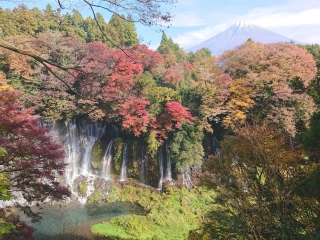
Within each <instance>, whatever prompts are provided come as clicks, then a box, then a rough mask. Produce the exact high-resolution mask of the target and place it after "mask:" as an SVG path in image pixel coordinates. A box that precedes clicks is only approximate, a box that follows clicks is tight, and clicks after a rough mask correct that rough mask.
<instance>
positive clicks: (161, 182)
mask: <svg viewBox="0 0 320 240" xmlns="http://www.w3.org/2000/svg"><path fill="white" fill-rule="evenodd" d="M163 163H164V162H163V151H162V147H160V148H159V150H158V165H159V173H160V179H159V184H158V190H162V185H163V175H164V174H163V172H164V171H163V169H164V168H163Z"/></svg>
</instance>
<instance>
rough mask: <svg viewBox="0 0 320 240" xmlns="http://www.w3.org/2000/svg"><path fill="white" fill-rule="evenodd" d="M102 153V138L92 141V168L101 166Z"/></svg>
mask: <svg viewBox="0 0 320 240" xmlns="http://www.w3.org/2000/svg"><path fill="white" fill-rule="evenodd" d="M103 154H104V153H103V147H102V140H100V139H99V140H97V141H96V142H95V143H94V145H93V148H92V154H91V163H92V167H93V168H94V169H101V168H102V158H103Z"/></svg>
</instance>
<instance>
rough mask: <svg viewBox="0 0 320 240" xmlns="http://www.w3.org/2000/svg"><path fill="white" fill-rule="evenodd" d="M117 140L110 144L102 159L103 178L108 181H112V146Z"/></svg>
mask: <svg viewBox="0 0 320 240" xmlns="http://www.w3.org/2000/svg"><path fill="white" fill-rule="evenodd" d="M114 141H115V139H113V140H111V142H110V143H109V144H108V147H107V150H106V152H105V154H104V156H103V158H102V172H101V176H102V177H105V178H106V179H110V177H111V160H112V146H113V143H114Z"/></svg>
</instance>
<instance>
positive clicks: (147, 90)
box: [0, 5, 320, 239]
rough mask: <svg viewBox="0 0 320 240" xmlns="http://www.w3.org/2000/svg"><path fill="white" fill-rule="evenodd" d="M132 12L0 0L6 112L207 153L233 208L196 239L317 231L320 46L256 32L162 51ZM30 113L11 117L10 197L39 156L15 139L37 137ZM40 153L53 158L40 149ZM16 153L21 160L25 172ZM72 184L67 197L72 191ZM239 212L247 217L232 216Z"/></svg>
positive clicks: (191, 155)
mask: <svg viewBox="0 0 320 240" xmlns="http://www.w3.org/2000/svg"><path fill="white" fill-rule="evenodd" d="M125 18H126V16H119V15H116V14H115V15H113V16H112V17H111V19H110V21H109V23H106V22H105V20H104V19H103V18H102V15H100V14H97V15H96V19H97V22H96V21H94V20H93V19H92V18H86V19H83V18H82V16H81V14H80V13H79V12H78V11H76V10H73V11H72V13H66V14H62V13H61V11H60V10H59V9H57V10H53V9H52V8H51V7H50V6H49V5H48V6H47V8H46V9H45V10H42V11H41V10H39V9H36V8H34V9H30V10H29V9H27V8H26V7H25V6H24V5H20V6H19V7H17V8H15V9H13V10H8V9H6V10H3V9H0V19H1V21H0V29H1V36H0V37H1V42H0V46H1V48H0V70H1V71H0V83H1V89H2V90H0V110H1V112H3V114H4V115H6V114H8V113H9V112H10V111H11V110H13V111H14V112H15V113H18V112H19V111H20V112H21V113H23V114H27V113H28V115H26V117H25V118H26V119H25V120H26V122H28V121H29V120H28V119H29V118H30V119H33V117H32V116H31V115H30V114H32V110H30V108H32V109H34V112H35V113H36V114H38V115H40V116H41V117H42V118H44V119H45V120H46V121H51V122H55V121H58V120H69V119H72V118H76V117H88V118H90V119H92V120H93V121H98V120H102V121H106V122H109V123H112V124H115V125H118V126H119V127H121V129H122V130H123V131H125V132H127V134H128V135H130V136H132V137H134V138H139V139H140V140H143V141H145V142H146V144H147V146H148V147H147V151H148V154H149V155H150V157H153V158H154V157H155V155H156V152H157V150H158V148H159V147H160V146H161V144H163V143H164V142H165V141H166V140H168V139H169V149H170V154H171V159H172V161H173V163H174V165H175V166H176V169H177V170H182V169H190V167H191V166H195V165H202V164H203V161H205V162H207V166H208V167H207V168H205V170H204V171H203V174H204V175H206V177H205V178H204V184H205V185H206V186H207V187H212V186H213V187H215V188H216V189H217V194H218V197H217V200H219V199H221V202H220V203H221V204H227V207H226V208H224V209H228V210H227V211H225V212H224V211H220V212H219V214H220V215H221V216H223V217H221V218H219V219H217V218H218V217H219V216H220V215H217V214H218V213H217V212H214V213H213V215H209V216H208V218H205V219H206V222H205V223H206V224H205V225H204V228H203V232H201V231H200V230H199V231H197V232H193V234H194V236H192V238H193V239H194V238H196V237H198V238H201V237H208V234H209V235H211V236H212V237H213V239H214V238H215V237H225V238H228V237H234V238H238V237H239V236H241V237H245V238H249V239H250V238H255V239H260V238H261V239H264V238H265V239H293V237H292V234H293V233H294V234H295V236H299V237H301V238H300V239H302V238H303V237H305V238H308V237H310V236H312V237H313V236H317V234H319V229H318V227H317V226H319V225H317V223H319V207H318V205H319V199H318V198H317V197H313V196H319V194H318V193H319V187H318V186H319V174H318V172H319V160H320V158H319V157H320V155H319V147H320V146H319V143H320V141H319V137H320V136H319V134H318V133H319V129H320V128H319V115H318V113H317V112H318V110H319V96H320V93H319V76H318V75H319V74H317V73H319V46H318V45H312V46H306V47H301V46H298V45H295V44H293V43H273V44H261V43H257V42H253V41H250V40H248V41H247V42H246V43H244V44H243V45H241V46H238V47H236V48H235V49H234V50H229V51H226V52H225V53H224V54H222V56H220V57H219V58H215V57H213V56H211V53H210V51H209V50H207V49H201V50H199V51H197V52H196V53H189V54H185V53H184V52H183V50H182V49H181V48H180V47H179V46H178V45H177V44H175V43H174V42H173V41H172V39H171V38H168V37H167V36H166V35H165V34H163V37H162V41H161V44H160V46H159V48H158V50H157V51H153V50H150V49H149V48H148V47H147V46H145V45H141V44H139V41H138V39H137V34H136V32H135V28H134V25H133V24H132V23H131V22H127V21H125ZM101 30H103V32H104V34H101ZM308 51H309V52H310V53H311V54H310V53H308ZM316 63H317V65H316ZM317 67H318V68H317ZM4 89H6V90H4ZM13 89H14V90H13ZM17 90H18V91H19V93H18V91H17ZM14 91H16V92H14ZM18 94H19V96H20V99H19V101H20V102H19V101H18V99H17V97H16V96H17V95H18ZM12 96H15V97H12ZM21 103H23V105H24V107H22V105H21ZM21 109H22V110H21ZM9 110H10V111H9ZM5 119H6V118H4V120H5ZM19 121H21V119H15V118H12V125H10V126H7V125H5V124H4V123H2V122H0V134H1V136H0V147H1V148H0V150H1V152H0V165H1V168H0V181H1V182H0V183H1V184H2V185H5V187H2V185H1V188H0V189H1V190H3V191H1V193H0V197H1V198H2V199H6V198H8V199H9V198H10V195H9V194H8V191H9V192H10V191H11V190H12V189H13V188H12V187H13V185H12V184H14V183H17V184H20V183H23V181H22V180H21V179H20V178H18V177H17V176H20V175H19V174H21V176H23V177H21V178H23V179H24V178H25V175H24V174H29V172H28V169H29V167H30V166H29V165H28V164H29V163H30V161H29V160H30V159H32V157H33V155H32V154H30V155H28V154H19V151H17V149H16V148H15V146H16V145H17V144H18V143H19V142H21V141H22V140H27V139H28V137H30V136H24V135H20V133H21V131H22V130H21V129H20V128H21V126H23V125H21V124H20V123H21V122H19ZM30 122H31V123H33V120H30ZM31 123H30V124H31ZM6 124H7V122H6ZM19 124H20V125H21V126H20V128H19ZM26 124H27V123H26ZM28 127H30V126H29V125H28ZM12 129H13V130H14V131H12V132H9V130H12ZM217 129H220V133H223V134H224V136H223V134H220V135H219V137H220V138H221V139H224V141H223V143H222V144H221V146H222V148H221V152H220V154H218V155H217V156H209V155H210V153H212V146H211V145H212V144H211V141H212V134H216V136H217ZM221 129H222V130H221ZM24 130H25V129H24ZM39 131H40V130H39ZM16 139H18V140H16ZM221 139H220V140H221ZM9 143H10V144H9ZM37 146H39V141H36V142H35V143H34V146H33V147H37ZM30 149H32V148H30ZM36 149H37V150H38V148H36ZM5 151H6V152H7V154H6V152H5ZM57 151H58V150H57ZM33 154H34V153H33ZM36 154H38V155H37V156H39V155H40V159H41V160H43V158H41V157H43V156H42V155H41V151H40V153H39V152H37V153H36ZM11 156H12V157H11ZM9 157H11V158H10V159H9ZM205 157H206V158H205ZM57 158H58V159H61V156H60V155H59V156H57ZM49 160H51V158H50V159H49ZM49 160H48V161H49ZM17 162H20V163H21V164H22V167H21V168H18V169H14V168H13V165H14V164H13V163H17ZM210 163H211V164H210ZM212 163H214V164H212ZM39 164H40V166H38V165H37V164H36V165H33V166H31V167H34V168H35V170H36V171H40V169H42V168H45V169H46V170H47V171H48V173H47V174H48V176H46V177H48V178H50V179H52V176H51V175H50V174H51V173H52V171H53V169H52V168H50V167H51V166H54V167H55V169H56V168H57V169H58V171H60V168H59V167H61V168H63V164H62V165H59V166H55V165H54V164H53V165H52V164H49V165H50V166H44V165H43V163H42V162H41V161H40V163H39ZM15 166H19V165H15ZM61 171H62V170H61ZM14 172H17V173H19V174H17V173H14ZM44 173H46V172H42V174H44ZM39 174H40V173H39ZM30 176H31V175H27V178H28V177H30ZM37 177H38V178H37V179H41V174H40V175H37ZM34 180H35V179H34ZM52 181H53V180H52ZM31 182H32V181H31ZM52 184H56V183H52ZM18 186H20V185H18ZM35 186H37V185H35ZM20 187H21V188H22V191H26V192H28V193H30V192H29V190H30V189H27V188H24V186H20ZM49 190H50V191H49ZM49 190H48V192H49V193H50V194H51V193H52V191H51V190H52V189H49ZM60 190H61V189H60ZM62 190H65V189H62ZM62 190H61V191H60V194H58V196H56V197H57V198H62V195H63V193H65V194H68V192H67V191H65V192H64V191H62ZM50 194H49V195H50ZM168 194H169V193H168ZM170 194H172V193H170ZM170 194H169V195H170ZM174 194H180V193H179V192H174ZM190 194H191V193H190ZM47 195H48V194H46V193H45V194H44V195H43V196H41V197H39V200H40V201H42V200H43V198H42V197H44V196H47ZM191 195H192V194H191ZM312 195H313V196H312ZM26 196H28V194H26ZM170 197H172V196H171V195H170ZM191 197H192V198H194V196H193V195H192V196H191ZM219 197H220V198H219ZM159 198H160V197H159ZM161 198H165V195H164V196H162V197H161ZM28 200H29V201H31V200H33V199H32V198H30V199H28ZM180 200H181V201H182V200H183V199H180ZM180 200H179V201H180ZM137 201H138V200H137ZM161 201H162V200H161ZM163 201H164V202H166V199H164V200H163ZM188 201H189V200H188ZM201 204H202V203H201ZM169 207H170V206H169ZM157 208H158V207H157ZM158 210H159V209H158ZM158 210H157V211H158ZM184 210H185V209H183V208H181V211H184ZM195 211H196V210H195ZM2 213H3V212H2ZM160 213H161V214H163V212H160V210H159V214H160ZM151 215H152V214H150V215H149V216H151ZM153 217H154V216H153ZM191 217H192V218H197V217H199V216H198V215H197V213H195V214H194V215H192V216H191ZM121 219H122V218H119V219H116V220H114V221H113V222H111V223H107V224H109V225H110V224H111V225H112V224H118V223H117V221H122V220H121ZM230 219H231V220H232V221H234V222H236V224H235V225H233V226H229V225H224V224H223V223H224V221H227V220H228V221H229V220H230ZM153 220H154V221H155V218H154V219H153ZM1 221H2V219H0V224H2V222H1ZM123 221H126V220H123ZM134 221H136V219H134ZM143 221H146V219H143ZM232 221H231V222H232ZM267 223H268V224H269V223H270V224H269V225H267ZM219 224H220V225H219ZM191 225H192V224H191ZM191 225H190V226H191ZM190 226H188V229H189V228H190ZM192 226H193V227H195V228H198V227H199V225H198V223H196V224H194V225H192ZM266 229H269V230H266ZM216 230H217V231H216ZM121 231H122V230H121ZM0 233H1V232H0ZM125 234H128V232H127V233H124V235H125ZM183 234H186V233H183ZM290 234H291V235H290ZM183 236H185V235H183Z"/></svg>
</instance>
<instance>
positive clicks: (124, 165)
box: [120, 141, 129, 182]
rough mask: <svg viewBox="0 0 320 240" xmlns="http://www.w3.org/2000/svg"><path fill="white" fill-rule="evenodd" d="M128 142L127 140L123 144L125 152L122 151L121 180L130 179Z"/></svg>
mask: <svg viewBox="0 0 320 240" xmlns="http://www.w3.org/2000/svg"><path fill="white" fill-rule="evenodd" d="M128 143H129V141H126V142H125V144H124V146H123V152H122V166H121V172H120V181H121V182H123V181H126V180H127V179H128V172H127V164H128Z"/></svg>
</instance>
